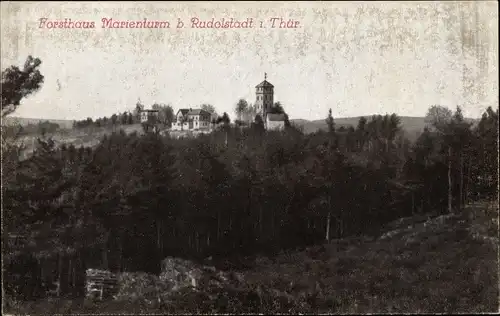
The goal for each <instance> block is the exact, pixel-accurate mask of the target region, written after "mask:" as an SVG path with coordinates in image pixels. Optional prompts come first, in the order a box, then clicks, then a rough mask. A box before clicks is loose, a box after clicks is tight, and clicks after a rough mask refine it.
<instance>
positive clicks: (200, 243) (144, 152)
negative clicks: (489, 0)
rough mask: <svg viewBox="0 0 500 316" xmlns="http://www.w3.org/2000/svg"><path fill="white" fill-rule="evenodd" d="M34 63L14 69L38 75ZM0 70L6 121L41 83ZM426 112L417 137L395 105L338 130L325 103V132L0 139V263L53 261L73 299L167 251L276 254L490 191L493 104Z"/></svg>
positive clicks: (33, 291)
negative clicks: (81, 142) (63, 141)
mask: <svg viewBox="0 0 500 316" xmlns="http://www.w3.org/2000/svg"><path fill="white" fill-rule="evenodd" d="M30 58H31V57H30ZM37 61H38V62H39V60H38V59H31V63H30V62H27V64H26V65H25V68H24V69H22V70H20V69H17V70H16V69H14V70H15V71H18V72H20V73H21V74H24V73H27V72H31V73H32V72H36V71H38V70H35V69H36V67H37V66H36V65H37V64H38V65H39V63H38V62H37ZM10 71H12V69H11V70H10ZM8 75H9V73H8V71H5V73H4V74H3V75H2V83H3V82H4V80H11V81H15V82H14V83H12V84H11V85H9V86H7V85H3V86H4V89H5V87H7V88H9V89H11V94H10V95H11V96H9V95H6V96H4V91H2V116H3V115H4V104H5V105H11V106H13V107H15V106H18V105H19V100H20V99H21V97H19V93H21V94H22V93H24V92H25V91H28V90H30V89H26V87H25V85H26V84H31V86H32V89H31V90H32V91H36V90H37V89H38V88H39V86H40V83H39V77H38V76H36V75H35V76H33V75H26V76H25V79H24V81H22V80H21V81H16V80H13V79H12V76H11V77H9V76H8ZM21 77H22V76H21ZM4 78H6V79H4ZM9 78H10V79H9ZM16 78H17V77H16ZM30 80H31V81H30ZM37 80H38V81H37ZM42 81H43V76H42ZM16 82H17V85H16V84H15V83H16ZM33 82H34V83H37V84H33ZM31 90H30V91H31ZM25 96H27V95H26V94H25V95H22V97H25ZM4 101H5V102H4ZM6 113H8V114H10V113H11V112H6ZM6 115H7V114H6ZM427 118H428V122H429V125H428V127H427V128H426V129H425V130H424V131H422V134H421V136H420V137H419V139H418V140H417V141H416V143H410V142H409V141H407V140H406V139H405V137H404V133H402V127H401V125H400V121H399V118H398V116H397V115H396V114H392V115H375V116H371V117H366V118H362V119H360V120H359V123H358V125H357V126H356V127H355V128H351V129H342V130H338V129H337V128H336V126H335V119H334V118H333V117H332V112H331V110H330V112H329V113H325V120H326V122H327V124H328V131H320V132H317V133H314V134H308V135H305V134H304V133H302V132H301V131H300V129H298V128H296V127H294V126H293V125H289V126H287V128H286V129H285V130H284V131H282V132H278V131H265V129H264V127H263V125H262V123H261V122H260V123H259V122H257V123H255V124H252V126H250V127H248V128H240V127H234V126H232V125H230V124H229V122H225V123H224V124H222V125H221V126H220V127H219V128H218V129H217V130H216V131H214V132H213V133H211V134H208V135H201V136H200V137H197V138H182V139H173V138H170V137H169V136H168V135H166V136H162V135H159V134H155V133H146V134H145V135H138V134H130V135H127V134H126V133H124V132H123V131H117V132H115V133H113V134H111V135H109V136H105V137H104V138H103V139H102V140H101V142H100V143H99V145H98V146H96V147H94V148H83V147H80V148H75V147H74V146H65V145H63V146H61V147H57V146H56V145H55V143H54V142H53V141H51V140H50V139H39V140H38V145H37V148H36V150H35V151H34V153H33V155H32V156H31V157H30V158H28V159H25V160H21V159H20V153H21V151H22V148H20V147H19V146H17V145H16V144H15V143H13V142H11V141H9V139H8V135H3V136H2V155H3V161H2V168H3V179H2V196H3V199H2V200H3V234H2V238H3V239H4V240H3V245H4V246H3V250H2V251H3V254H4V265H5V266H6V267H7V269H8V271H9V269H10V271H15V270H16V269H19V267H20V266H24V268H23V269H28V270H29V268H26V267H29V266H30V265H36V263H37V262H40V261H41V260H48V261H51V260H52V261H54V262H55V264H54V269H53V271H52V272H51V273H50V275H45V276H43V277H41V278H42V279H43V278H59V280H64V282H62V285H61V286H62V291H63V292H64V293H70V294H74V295H81V293H80V291H81V290H82V288H83V287H82V286H81V284H82V282H84V281H83V279H82V275H83V273H84V272H83V273H82V271H85V269H86V268H101V269H106V270H111V271H144V272H150V273H158V272H159V270H160V262H161V260H162V259H163V258H165V257H167V256H170V257H181V258H187V259H191V260H195V261H196V260H203V259H204V258H206V257H208V256H211V257H214V258H228V257H235V256H241V255H246V254H261V253H265V254H273V253H276V252H278V251H280V250H282V249H290V248H297V247H304V246H308V245H314V244H321V243H324V242H325V241H329V240H332V239H338V238H345V237H348V236H356V235H363V234H370V233H376V232H377V231H378V229H380V227H382V225H384V224H386V223H388V222H390V221H392V220H395V219H398V218H401V217H405V216H409V215H412V214H425V213H433V212H434V213H436V212H437V213H439V214H447V213H453V212H458V211H459V210H460V209H461V208H463V207H464V205H465V204H466V203H468V202H470V201H472V200H478V199H484V198H496V195H497V187H498V158H497V148H498V132H497V131H498V108H497V109H496V110H494V109H492V108H491V107H489V108H487V109H486V110H485V112H484V114H483V116H482V118H481V120H480V121H479V122H478V123H477V124H474V125H473V124H471V123H469V122H468V121H466V120H465V119H464V117H463V114H462V111H461V109H460V107H457V108H456V109H454V111H451V110H449V109H447V108H444V107H441V106H432V107H430V108H429V110H428V113H427ZM2 134H3V133H2ZM21 263H23V264H21ZM34 270H35V269H34ZM34 270H33V271H34ZM33 273H35V272H33ZM33 273H32V274H31V277H32V279H33V280H35V279H39V278H40V277H39V276H37V277H35V276H34V275H33ZM11 274H12V275H14V274H15V273H11ZM28 275H29V273H28ZM4 282H5V285H6V287H5V288H6V291H7V292H9V293H10V294H12V295H14V294H17V295H21V297H23V298H26V299H27V298H30V297H33V296H36V295H41V294H39V290H37V287H36V286H31V285H30V282H29V281H26V278H25V279H23V282H21V283H22V285H21V287H22V288H19V286H20V282H19V281H16V280H14V279H10V280H9V279H8V280H5V281H4ZM33 282H35V281H33ZM68 295H69V294H68Z"/></svg>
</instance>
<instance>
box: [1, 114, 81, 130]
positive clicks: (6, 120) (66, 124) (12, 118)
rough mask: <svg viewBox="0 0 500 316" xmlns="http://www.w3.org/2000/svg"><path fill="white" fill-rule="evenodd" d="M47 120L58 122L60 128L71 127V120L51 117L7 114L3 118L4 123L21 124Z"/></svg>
mask: <svg viewBox="0 0 500 316" xmlns="http://www.w3.org/2000/svg"><path fill="white" fill-rule="evenodd" d="M45 121H49V122H50V123H55V124H58V125H59V126H60V127H61V128H72V127H73V121H72V120H52V119H40V118H25V117H15V116H8V117H6V118H4V119H3V122H2V123H4V124H5V125H14V124H15V125H21V126H25V125H28V124H38V123H40V122H45Z"/></svg>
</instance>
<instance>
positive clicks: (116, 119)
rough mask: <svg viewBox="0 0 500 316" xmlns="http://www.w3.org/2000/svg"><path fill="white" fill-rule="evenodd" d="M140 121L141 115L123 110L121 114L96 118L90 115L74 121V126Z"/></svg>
mask: <svg viewBox="0 0 500 316" xmlns="http://www.w3.org/2000/svg"><path fill="white" fill-rule="evenodd" d="M139 122H140V118H139V117H136V116H134V115H133V114H132V113H131V112H123V113H121V114H113V115H111V116H110V117H106V116H104V117H100V118H97V119H95V120H94V119H92V118H90V117H88V118H86V119H85V120H79V121H73V128H85V127H106V126H119V125H131V124H137V123H139Z"/></svg>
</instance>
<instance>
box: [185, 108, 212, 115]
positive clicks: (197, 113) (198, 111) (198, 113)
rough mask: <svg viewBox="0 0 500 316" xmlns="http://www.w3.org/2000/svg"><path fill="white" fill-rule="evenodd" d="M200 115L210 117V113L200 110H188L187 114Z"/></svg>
mask: <svg viewBox="0 0 500 316" xmlns="http://www.w3.org/2000/svg"><path fill="white" fill-rule="evenodd" d="M201 114H206V115H212V114H210V112H208V111H205V110H202V109H190V110H189V112H188V115H201Z"/></svg>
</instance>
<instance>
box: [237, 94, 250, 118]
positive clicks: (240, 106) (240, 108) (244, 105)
mask: <svg viewBox="0 0 500 316" xmlns="http://www.w3.org/2000/svg"><path fill="white" fill-rule="evenodd" d="M246 111H248V102H247V101H246V100H245V99H239V100H238V103H236V108H235V112H236V116H237V117H238V120H240V121H241V120H242V119H243V118H242V117H243V115H244V114H245V113H246Z"/></svg>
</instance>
